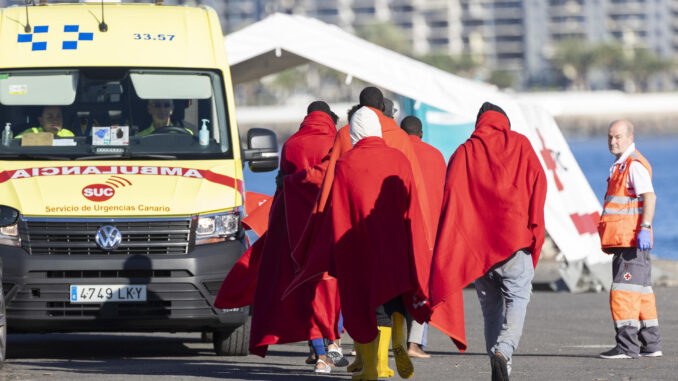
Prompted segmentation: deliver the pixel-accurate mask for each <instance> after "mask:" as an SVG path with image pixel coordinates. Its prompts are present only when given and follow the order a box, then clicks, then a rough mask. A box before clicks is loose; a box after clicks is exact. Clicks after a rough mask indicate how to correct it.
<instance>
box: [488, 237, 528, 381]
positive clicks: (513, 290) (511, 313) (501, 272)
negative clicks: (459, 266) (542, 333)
mask: <svg viewBox="0 0 678 381" xmlns="http://www.w3.org/2000/svg"><path fill="white" fill-rule="evenodd" d="M533 277H534V266H533V264H532V255H531V253H530V252H528V251H527V250H518V251H517V252H515V253H514V254H513V256H511V257H510V258H509V259H508V261H506V262H504V263H503V264H502V265H501V266H499V267H497V268H494V269H492V270H490V271H488V272H487V274H485V275H483V276H482V277H480V278H478V279H476V281H475V286H476V292H477V293H478V300H479V301H480V307H481V309H482V311H483V318H484V320H485V346H486V349H487V353H488V355H490V356H491V355H492V354H493V353H495V352H501V354H503V355H504V357H505V358H506V359H507V360H508V365H509V366H508V368H509V372H510V370H511V364H512V363H513V361H512V359H513V352H514V351H515V349H516V348H517V347H518V342H519V341H520V337H521V336H522V334H523V323H524V322H525V314H526V313H527V304H528V303H529V302H530V295H531V293H532V278H533Z"/></svg>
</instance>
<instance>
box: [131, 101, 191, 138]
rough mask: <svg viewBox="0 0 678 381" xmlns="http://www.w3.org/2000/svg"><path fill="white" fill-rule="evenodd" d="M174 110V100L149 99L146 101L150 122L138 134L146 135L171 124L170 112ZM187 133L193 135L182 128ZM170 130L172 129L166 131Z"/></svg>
mask: <svg viewBox="0 0 678 381" xmlns="http://www.w3.org/2000/svg"><path fill="white" fill-rule="evenodd" d="M173 112H174V101H172V100H171V99H151V100H149V101H148V114H149V115H151V118H152V122H151V125H150V126H148V128H147V129H145V130H142V131H139V133H138V134H137V135H138V136H146V135H150V134H152V133H154V132H155V131H157V130H159V129H161V128H164V127H174V126H172V121H171V119H170V118H171V117H172V113H173ZM184 129H185V130H186V131H187V133H189V134H191V135H193V131H191V130H190V129H188V128H184ZM168 132H172V131H168Z"/></svg>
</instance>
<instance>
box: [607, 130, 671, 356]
mask: <svg viewBox="0 0 678 381" xmlns="http://www.w3.org/2000/svg"><path fill="white" fill-rule="evenodd" d="M608 145H609V149H610V152H611V153H612V154H613V155H615V157H616V161H615V162H614V164H612V167H611V168H610V177H609V178H608V179H607V193H606V194H605V203H604V206H603V214H602V216H601V218H600V223H599V224H598V233H599V234H600V241H601V245H602V248H603V251H605V252H606V253H608V254H612V255H614V258H613V260H612V288H611V291H610V309H611V310H612V319H613V320H614V328H615V332H616V342H617V345H616V346H615V347H614V348H612V349H611V350H609V351H607V352H604V353H601V354H600V357H601V358H604V359H629V358H637V357H638V356H647V357H660V356H661V355H662V351H661V344H660V336H659V321H658V319H657V307H656V304H655V297H654V292H653V291H652V283H651V275H650V273H651V267H652V266H651V264H650V249H651V248H652V219H653V218H654V211H655V201H656V196H655V194H654V188H653V187H652V167H651V166H650V163H649V162H648V161H647V159H645V158H644V157H643V156H642V155H641V154H640V152H638V151H637V150H636V147H635V144H634V143H633V124H631V122H629V121H627V120H617V121H615V122H613V123H612V124H611V125H610V128H609V132H608Z"/></svg>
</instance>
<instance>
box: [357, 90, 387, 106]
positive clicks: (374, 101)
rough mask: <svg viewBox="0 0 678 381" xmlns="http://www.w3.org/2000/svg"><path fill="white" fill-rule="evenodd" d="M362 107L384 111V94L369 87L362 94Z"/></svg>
mask: <svg viewBox="0 0 678 381" xmlns="http://www.w3.org/2000/svg"><path fill="white" fill-rule="evenodd" d="M360 105H361V106H368V107H372V108H376V109H377V110H379V111H383V110H384V94H382V92H381V90H379V89H377V88H376V87H374V86H368V87H366V88H364V89H363V91H361V92H360Z"/></svg>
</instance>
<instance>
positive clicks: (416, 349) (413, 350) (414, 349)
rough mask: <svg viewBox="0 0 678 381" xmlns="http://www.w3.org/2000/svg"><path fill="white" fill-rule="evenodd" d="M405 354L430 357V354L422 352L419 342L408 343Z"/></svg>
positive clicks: (423, 357)
mask: <svg viewBox="0 0 678 381" xmlns="http://www.w3.org/2000/svg"><path fill="white" fill-rule="evenodd" d="M407 355H408V356H410V357H416V358H420V359H427V358H430V357H431V355H429V354H428V353H426V352H424V351H423V350H422V349H421V347H420V346H419V344H416V343H410V345H409V346H408V348H407Z"/></svg>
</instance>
